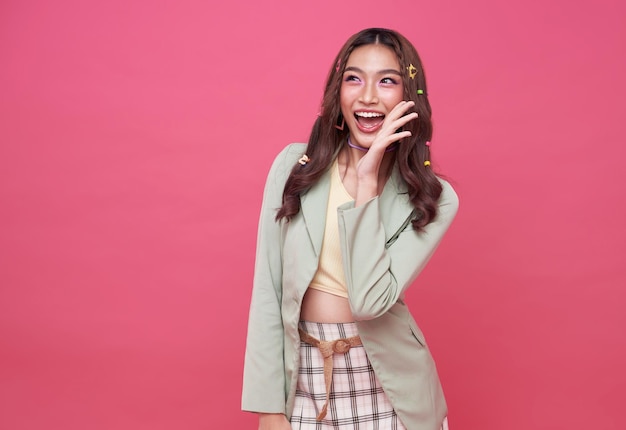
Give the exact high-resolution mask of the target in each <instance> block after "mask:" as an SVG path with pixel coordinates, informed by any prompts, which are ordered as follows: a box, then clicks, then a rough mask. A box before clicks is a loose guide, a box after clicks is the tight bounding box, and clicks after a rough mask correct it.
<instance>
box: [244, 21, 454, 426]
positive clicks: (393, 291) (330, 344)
mask: <svg viewBox="0 0 626 430" xmlns="http://www.w3.org/2000/svg"><path fill="white" fill-rule="evenodd" d="M427 94H428V92H427V87H426V80H425V77H424V70H423V68H422V64H421V61H420V59H419V56H418V54H417V52H416V50H415V48H414V47H413V46H412V45H411V43H410V42H409V41H408V40H406V38H404V37H403V36H402V35H400V34H398V33H397V32H394V31H391V30H386V29H378V28H372V29H366V30H363V31H361V32H359V33H357V34H356V35H354V36H352V37H351V38H350V39H349V40H348V41H347V42H346V44H345V45H344V47H343V48H342V49H341V51H340V52H339V54H338V55H337V58H336V59H335V62H334V63H333V66H332V68H331V70H330V73H329V76H328V81H327V83H326V88H325V92H324V99H323V102H322V109H321V112H320V115H319V117H318V118H317V120H316V121H315V124H314V125H313V130H312V132H311V137H310V139H309V142H308V144H307V145H304V144H294V145H290V146H288V147H287V148H285V149H284V150H283V151H282V152H281V153H280V154H279V155H278V157H277V158H276V160H275V161H274V164H273V166H272V168H271V170H270V173H269V176H268V179H267V183H266V187H265V193H264V197H263V206H262V209H261V218H260V222H259V236H258V243H257V256H256V265H255V276H254V287H253V293H252V302H251V307H250V320H249V326H248V340H247V348H246V359H245V368H244V387H243V402H242V405H243V409H244V410H247V411H253V412H257V413H259V429H260V430H270V429H271V430H278V429H280V430H288V429H317V430H321V429H346V430H347V429H405V428H406V429H409V430H439V429H442V428H443V429H445V428H447V420H446V415H447V408H446V403H445V399H444V396H443V392H442V389H441V385H440V383H439V378H438V376H437V371H436V368H435V364H434V362H433V359H432V357H431V355H430V352H429V350H428V347H427V345H426V342H425V340H424V336H423V335H422V332H421V331H420V330H419V328H418V327H417V325H416V323H415V321H414V320H413V318H412V316H411V314H410V313H409V310H408V309H407V306H406V304H405V302H404V293H405V290H406V289H407V288H408V287H409V286H410V285H411V284H412V283H413V281H414V280H415V278H416V277H417V275H418V274H419V273H420V271H421V270H422V269H423V268H424V266H425V264H426V262H427V261H428V259H429V258H430V256H431V255H432V253H433V252H434V250H435V248H436V247H437V245H438V244H439V242H440V240H441V239H442V237H443V235H444V233H445V232H446V230H447V229H448V227H449V226H450V223H451V222H452V219H453V218H454V216H455V214H456V211H457V208H458V199H457V196H456V194H455V192H454V190H453V189H452V188H451V187H450V185H449V184H448V183H447V182H445V181H444V180H442V179H440V178H438V177H437V176H435V174H434V173H433V171H432V169H431V164H430V161H431V160H430V139H431V136H432V123H431V108H430V104H429V102H428V97H427Z"/></svg>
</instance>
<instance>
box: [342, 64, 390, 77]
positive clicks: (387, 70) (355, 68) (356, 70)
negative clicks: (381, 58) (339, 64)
mask: <svg viewBox="0 0 626 430" xmlns="http://www.w3.org/2000/svg"><path fill="white" fill-rule="evenodd" d="M344 72H359V73H365V72H364V71H363V70H361V69H359V68H358V67H354V66H350V67H346V69H345V70H344ZM388 73H393V74H394V75H398V76H401V73H400V72H399V71H397V70H396V69H383V70H378V71H377V72H376V74H378V75H386V74H388Z"/></svg>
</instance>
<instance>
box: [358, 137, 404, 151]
mask: <svg viewBox="0 0 626 430" xmlns="http://www.w3.org/2000/svg"><path fill="white" fill-rule="evenodd" d="M398 145H399V143H398V142H394V143H392V144H391V145H389V146H388V147H387V149H385V152H391V151H395V150H396V149H398ZM348 146H349V147H350V148H354V149H358V150H359V151H363V152H367V151H369V148H365V147H363V146H361V145H357V144H356V143H352V140H350V136H348Z"/></svg>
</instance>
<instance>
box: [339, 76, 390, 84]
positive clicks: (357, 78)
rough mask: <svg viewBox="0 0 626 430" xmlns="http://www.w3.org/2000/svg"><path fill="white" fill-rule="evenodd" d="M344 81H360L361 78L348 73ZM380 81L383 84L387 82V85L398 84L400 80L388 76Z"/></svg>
mask: <svg viewBox="0 0 626 430" xmlns="http://www.w3.org/2000/svg"><path fill="white" fill-rule="evenodd" d="M344 81H346V82H350V81H360V79H359V77H358V76H355V75H348V76H346V77H345V79H344ZM385 81H388V82H385ZM380 83H381V84H385V85H397V84H398V81H396V80H395V79H393V78H389V77H387V78H382V79H381V80H380Z"/></svg>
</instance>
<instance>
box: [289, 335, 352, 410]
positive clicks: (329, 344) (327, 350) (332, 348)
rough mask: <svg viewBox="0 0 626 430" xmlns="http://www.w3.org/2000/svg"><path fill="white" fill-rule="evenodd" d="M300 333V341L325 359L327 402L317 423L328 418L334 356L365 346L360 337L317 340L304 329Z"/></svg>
mask: <svg viewBox="0 0 626 430" xmlns="http://www.w3.org/2000/svg"><path fill="white" fill-rule="evenodd" d="M298 332H299V333H300V340H302V341H303V342H305V343H308V344H309V345H312V346H315V347H317V348H318V349H319V350H320V352H321V353H322V357H324V383H325V384H326V401H325V402H324V407H323V408H322V410H321V412H320V413H319V415H318V416H317V418H316V419H317V421H321V420H323V419H324V417H325V416H326V410H327V409H328V401H329V400H330V386H331V385H332V382H333V354H334V353H337V354H345V353H346V352H348V351H349V350H350V348H351V347H353V346H359V345H363V343H362V342H361V338H360V337H359V336H352V337H349V338H346V339H336V340H331V341H328V340H319V339H315V338H314V337H313V336H311V335H310V334H308V333H306V332H305V331H303V330H302V329H298Z"/></svg>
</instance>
